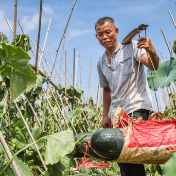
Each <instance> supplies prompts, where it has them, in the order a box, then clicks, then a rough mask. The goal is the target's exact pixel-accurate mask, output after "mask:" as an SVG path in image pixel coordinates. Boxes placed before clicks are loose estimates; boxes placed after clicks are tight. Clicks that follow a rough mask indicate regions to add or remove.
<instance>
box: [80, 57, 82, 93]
mask: <svg viewBox="0 0 176 176" xmlns="http://www.w3.org/2000/svg"><path fill="white" fill-rule="evenodd" d="M79 68H80V89H81V90H82V75H81V57H80V55H79Z"/></svg>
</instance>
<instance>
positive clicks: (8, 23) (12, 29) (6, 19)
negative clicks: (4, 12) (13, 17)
mask: <svg viewBox="0 0 176 176" xmlns="http://www.w3.org/2000/svg"><path fill="white" fill-rule="evenodd" d="M6 22H7V24H8V26H9V28H10V30H11V31H12V33H13V29H12V26H11V25H10V23H9V21H8V19H6Z"/></svg>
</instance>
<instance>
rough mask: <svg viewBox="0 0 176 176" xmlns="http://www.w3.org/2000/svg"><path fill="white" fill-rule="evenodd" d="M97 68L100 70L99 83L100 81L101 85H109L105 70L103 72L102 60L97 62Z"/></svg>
mask: <svg viewBox="0 0 176 176" xmlns="http://www.w3.org/2000/svg"><path fill="white" fill-rule="evenodd" d="M97 70H98V75H99V83H100V87H102V88H103V87H108V86H109V85H108V81H107V80H106V78H105V76H104V74H103V72H102V68H101V63H100V60H99V61H98V64H97Z"/></svg>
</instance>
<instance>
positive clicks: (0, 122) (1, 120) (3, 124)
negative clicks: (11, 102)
mask: <svg viewBox="0 0 176 176" xmlns="http://www.w3.org/2000/svg"><path fill="white" fill-rule="evenodd" d="M7 126H8V122H7V121H6V120H5V119H4V118H2V117H0V130H2V129H5V128H6V127H7Z"/></svg>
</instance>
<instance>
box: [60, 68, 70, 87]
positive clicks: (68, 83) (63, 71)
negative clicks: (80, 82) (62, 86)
mask: <svg viewBox="0 0 176 176" xmlns="http://www.w3.org/2000/svg"><path fill="white" fill-rule="evenodd" d="M62 71H63V73H64V74H65V73H66V72H65V71H64V70H63V68H62ZM66 78H67V81H68V84H69V86H70V85H71V83H70V81H69V79H68V76H66Z"/></svg>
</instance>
